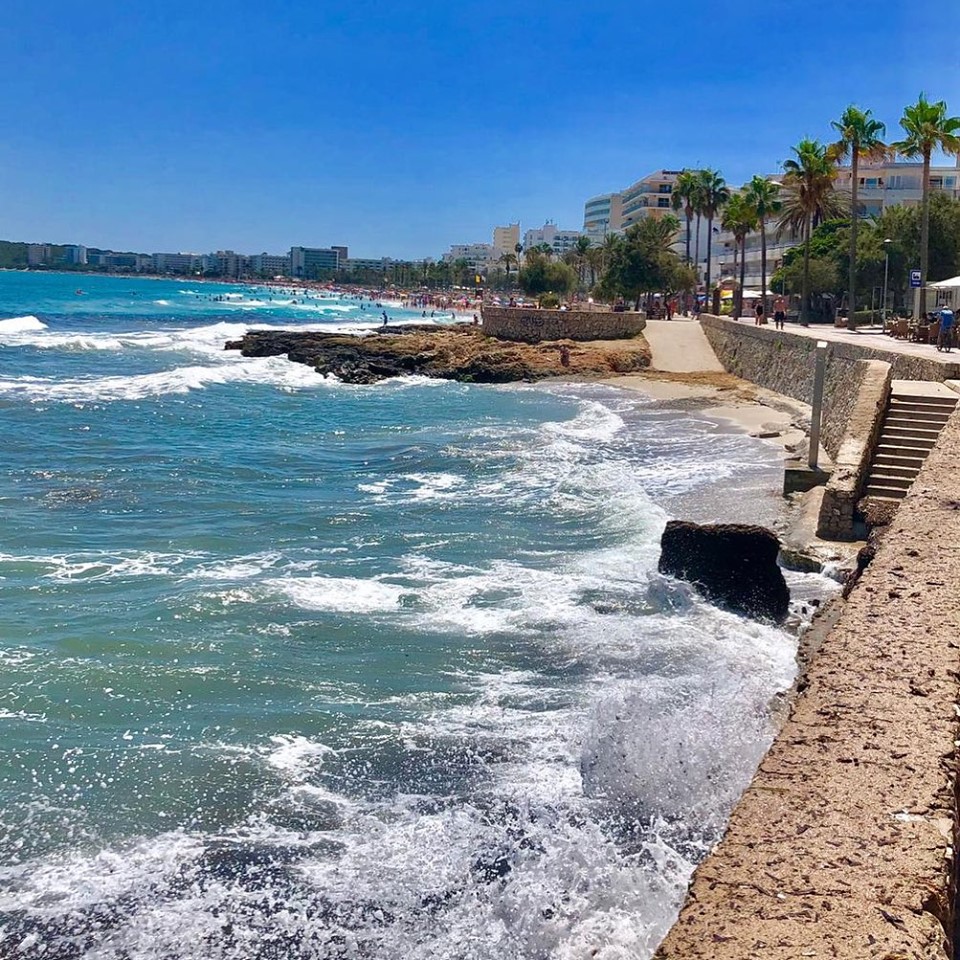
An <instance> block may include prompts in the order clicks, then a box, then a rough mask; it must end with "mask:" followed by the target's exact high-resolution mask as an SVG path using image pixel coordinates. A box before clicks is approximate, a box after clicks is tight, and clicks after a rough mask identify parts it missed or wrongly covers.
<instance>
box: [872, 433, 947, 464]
mask: <svg viewBox="0 0 960 960" xmlns="http://www.w3.org/2000/svg"><path fill="white" fill-rule="evenodd" d="M933 443H934V442H933V440H927V439H925V438H923V437H899V436H887V435H886V434H883V435H881V437H880V443H879V444H878V446H883V447H900V448H901V449H903V450H907V449H909V450H916V451H917V452H918V453H923V455H924V458H926V455H927V454H928V453H929V452H930V451H931V450H932V449H933ZM907 456H910V454H909V453H908V454H907Z"/></svg>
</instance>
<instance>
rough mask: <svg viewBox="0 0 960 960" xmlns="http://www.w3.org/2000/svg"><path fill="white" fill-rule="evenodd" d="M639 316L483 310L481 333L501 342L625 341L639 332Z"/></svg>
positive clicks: (644, 321) (584, 312) (605, 313)
mask: <svg viewBox="0 0 960 960" xmlns="http://www.w3.org/2000/svg"><path fill="white" fill-rule="evenodd" d="M646 325H647V321H646V320H644V319H643V317H642V316H641V315H640V314H639V313H613V312H612V311H609V310H607V311H603V312H600V311H593V310H535V309H528V308H525V307H484V308H483V332H484V333H486V334H487V335H488V336H491V337H498V338H499V339H501V340H519V341H521V342H523V343H539V342H540V341H541V340H628V339H630V338H631V337H635V336H636V335H637V334H638V333H641V332H642V331H643V328H644V327H645V326H646Z"/></svg>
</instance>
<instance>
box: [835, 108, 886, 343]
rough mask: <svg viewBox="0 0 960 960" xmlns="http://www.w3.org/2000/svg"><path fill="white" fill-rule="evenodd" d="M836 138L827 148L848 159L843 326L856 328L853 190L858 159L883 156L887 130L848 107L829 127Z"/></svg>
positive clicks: (864, 113)
mask: <svg viewBox="0 0 960 960" xmlns="http://www.w3.org/2000/svg"><path fill="white" fill-rule="evenodd" d="M830 125H831V126H832V127H833V129H834V130H836V131H837V133H839V134H840V139H839V140H838V141H837V142H836V143H835V144H834V145H833V146H832V147H831V152H832V154H833V156H834V157H835V158H836V159H837V160H842V159H845V158H846V157H849V158H850V278H849V281H848V283H847V326H848V327H849V328H850V329H851V330H853V328H854V327H855V326H856V323H855V321H854V314H855V313H856V311H857V294H856V289H857V228H858V226H859V224H860V206H859V204H858V203H857V190H858V189H859V186H860V160H861V158H862V159H864V160H874V159H876V160H879V159H880V158H882V157H883V156H885V155H886V152H887V146H886V144H885V143H884V142H883V140H881V137H884V136H886V133H887V128H886V127H885V126H884V125H883V124H882V123H881V122H880V121H879V120H874V119H873V117H872V116H871V111H869V110H861V109H859V108H858V107H855V106H853V105H852V104H851V105H850V106H849V107H847V109H846V110H844V111H843V116H841V117H840V119H839V120H834V121H833V122H832V123H831V124H830Z"/></svg>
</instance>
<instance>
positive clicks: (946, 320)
mask: <svg viewBox="0 0 960 960" xmlns="http://www.w3.org/2000/svg"><path fill="white" fill-rule="evenodd" d="M953 321H954V317H953V311H952V310H951V309H950V308H949V307H948V306H946V305H944V306H943V307H942V308H941V309H940V332H939V333H938V334H937V349H938V350H944V351H945V352H947V353H949V352H950V346H951V344H952V342H953Z"/></svg>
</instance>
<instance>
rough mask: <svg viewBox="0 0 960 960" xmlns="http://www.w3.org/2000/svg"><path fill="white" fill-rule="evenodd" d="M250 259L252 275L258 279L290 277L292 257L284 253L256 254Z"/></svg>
mask: <svg viewBox="0 0 960 960" xmlns="http://www.w3.org/2000/svg"><path fill="white" fill-rule="evenodd" d="M249 259H250V273H252V274H253V275H254V276H257V277H289V276H290V257H289V256H287V255H286V254H282V253H255V254H253V256H252V257H250V258H249Z"/></svg>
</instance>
